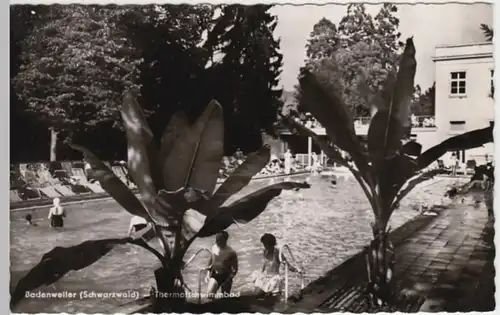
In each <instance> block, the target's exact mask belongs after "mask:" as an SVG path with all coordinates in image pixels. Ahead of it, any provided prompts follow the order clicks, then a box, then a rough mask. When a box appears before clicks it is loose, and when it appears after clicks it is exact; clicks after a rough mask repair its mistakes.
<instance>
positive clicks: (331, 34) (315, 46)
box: [306, 18, 340, 61]
mask: <svg viewBox="0 0 500 315" xmlns="http://www.w3.org/2000/svg"><path fill="white" fill-rule="evenodd" d="M339 44H340V37H339V33H338V31H337V27H336V26H335V24H333V23H332V22H331V21H330V20H328V19H326V18H322V19H321V20H319V22H318V23H316V24H314V26H313V30H312V32H311V34H309V39H308V40H307V45H306V57H307V60H309V61H312V60H322V59H324V58H331V57H332V56H333V55H334V54H335V51H336V50H337V48H338V46H339Z"/></svg>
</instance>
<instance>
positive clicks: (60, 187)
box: [54, 185, 75, 197]
mask: <svg viewBox="0 0 500 315" xmlns="http://www.w3.org/2000/svg"><path fill="white" fill-rule="evenodd" d="M54 189H55V190H56V191H57V192H58V193H60V194H61V195H63V196H66V197H67V196H74V195H75V193H74V192H73V191H72V190H71V188H69V187H68V186H63V185H55V186H54Z"/></svg>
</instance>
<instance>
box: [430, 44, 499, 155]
mask: <svg viewBox="0 0 500 315" xmlns="http://www.w3.org/2000/svg"><path fill="white" fill-rule="evenodd" d="M434 63H435V79H436V127H437V138H438V140H439V142H440V141H443V140H445V139H447V138H450V137H452V136H454V135H458V134H461V133H464V132H467V131H470V130H474V129H479V128H485V127H487V126H488V125H490V124H493V120H494V117H495V111H494V104H495V102H494V100H493V71H494V61H493V44H492V43H477V44H468V45H446V46H438V47H436V55H435V57H434ZM493 152H494V151H493V144H492V143H491V144H486V145H484V147H482V148H476V149H472V150H468V151H466V152H464V151H462V152H456V153H455V154H456V155H457V157H458V159H459V160H460V162H462V163H465V162H466V161H467V160H470V159H475V160H476V161H477V162H478V163H484V160H485V158H486V155H488V158H491V156H492V154H493ZM450 158H451V153H449V154H447V155H446V156H444V157H443V160H444V161H445V163H447V162H449V159H450Z"/></svg>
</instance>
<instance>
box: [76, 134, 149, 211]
mask: <svg viewBox="0 0 500 315" xmlns="http://www.w3.org/2000/svg"><path fill="white" fill-rule="evenodd" d="M70 146H71V147H72V148H73V149H75V150H77V151H80V152H82V153H83V157H84V159H85V160H86V161H87V162H88V163H89V164H90V166H91V167H92V174H93V176H94V178H95V179H97V180H98V181H99V183H100V184H101V187H102V189H104V190H105V191H106V192H107V193H108V194H109V195H110V196H111V197H113V199H115V200H116V202H118V204H119V205H120V206H122V207H123V208H124V209H125V210H127V211H128V212H130V213H131V214H133V215H138V216H140V217H143V218H145V219H149V215H148V213H147V211H146V209H144V206H143V205H142V203H141V202H140V201H139V199H137V197H136V196H135V195H134V193H132V192H131V191H130V189H129V188H128V187H127V185H125V183H124V182H122V181H121V179H119V178H118V177H117V176H116V175H115V173H113V171H112V170H111V169H110V168H109V167H107V166H106V164H104V163H103V162H102V161H101V160H99V159H98V158H97V157H96V156H95V155H94V154H92V152H90V151H89V150H87V149H85V148H84V147H81V146H79V145H74V144H70Z"/></svg>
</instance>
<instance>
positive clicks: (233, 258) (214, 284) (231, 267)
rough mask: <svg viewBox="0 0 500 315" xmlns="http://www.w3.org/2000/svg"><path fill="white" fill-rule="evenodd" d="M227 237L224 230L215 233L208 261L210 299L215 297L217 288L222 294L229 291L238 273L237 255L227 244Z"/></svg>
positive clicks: (208, 293) (208, 292) (208, 291)
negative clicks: (210, 257)
mask: <svg viewBox="0 0 500 315" xmlns="http://www.w3.org/2000/svg"><path fill="white" fill-rule="evenodd" d="M228 239H229V234H228V233H227V232H226V231H222V232H220V233H217V235H215V244H214V246H213V247H212V253H213V260H212V259H211V261H210V262H209V265H211V266H212V267H211V268H210V269H209V277H208V278H209V279H208V287H207V295H208V298H210V299H213V298H214V297H215V294H216V293H217V291H218V290H219V288H220V289H221V293H222V294H229V293H231V288H232V286H233V279H234V277H235V276H236V274H237V273H238V255H237V254H236V252H235V251H234V250H233V249H232V248H231V247H230V246H229V245H227V240H228Z"/></svg>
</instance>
